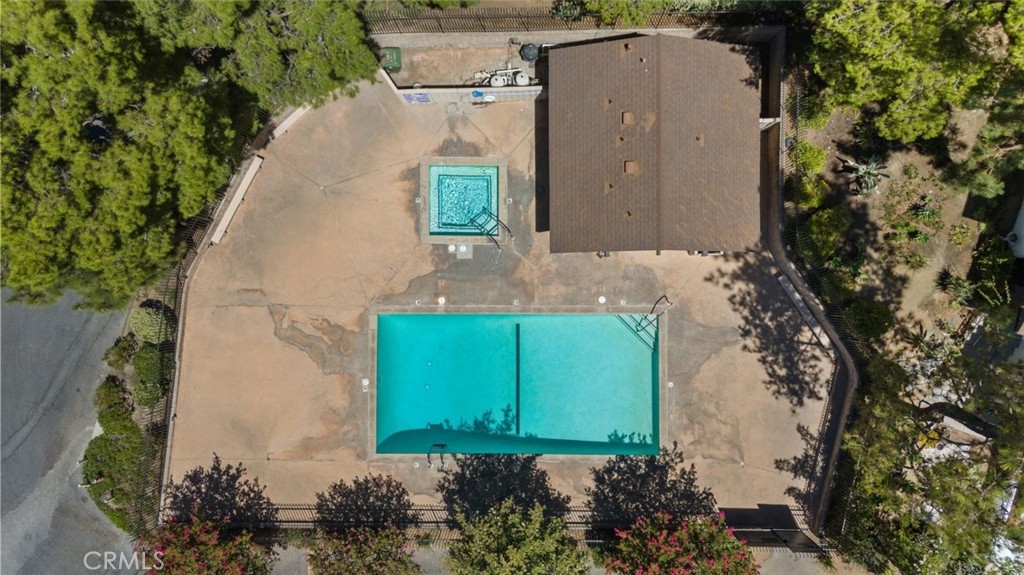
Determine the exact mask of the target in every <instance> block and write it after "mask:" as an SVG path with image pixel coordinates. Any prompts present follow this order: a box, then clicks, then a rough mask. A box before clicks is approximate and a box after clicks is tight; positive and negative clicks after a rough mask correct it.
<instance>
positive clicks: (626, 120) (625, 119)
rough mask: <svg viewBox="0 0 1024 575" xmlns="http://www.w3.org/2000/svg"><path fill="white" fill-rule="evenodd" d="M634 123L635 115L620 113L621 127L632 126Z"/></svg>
mask: <svg viewBox="0 0 1024 575" xmlns="http://www.w3.org/2000/svg"><path fill="white" fill-rule="evenodd" d="M635 123H636V114H634V113H633V112H623V113H622V125H623V126H632V125H633V124H635Z"/></svg>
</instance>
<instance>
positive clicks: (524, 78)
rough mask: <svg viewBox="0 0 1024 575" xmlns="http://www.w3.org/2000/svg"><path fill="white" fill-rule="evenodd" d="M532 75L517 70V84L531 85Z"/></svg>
mask: <svg viewBox="0 0 1024 575" xmlns="http://www.w3.org/2000/svg"><path fill="white" fill-rule="evenodd" d="M529 85H530V76H529V75H528V74H527V73H526V72H516V86H529Z"/></svg>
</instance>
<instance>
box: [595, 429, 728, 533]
mask: <svg viewBox="0 0 1024 575" xmlns="http://www.w3.org/2000/svg"><path fill="white" fill-rule="evenodd" d="M590 473H591V476H592V477H593V480H594V486H593V487H588V488H587V489H586V494H587V506H588V507H589V508H590V512H591V531H592V533H591V535H592V537H590V538H592V539H595V540H601V539H606V538H608V536H609V535H610V534H611V532H612V531H613V530H615V529H625V528H628V527H629V526H631V525H633V524H634V523H636V520H637V519H639V518H641V517H652V516H653V515H654V514H655V513H658V512H663V513H668V514H670V515H672V516H673V517H676V518H679V519H683V518H686V517H690V516H694V515H710V514H713V513H714V512H715V496H714V494H712V493H711V490H709V489H707V488H701V487H699V486H698V485H697V470H696V468H695V467H694V466H693V465H690V466H689V467H686V464H685V460H684V458H683V453H682V451H680V450H679V445H678V443H676V442H673V443H672V449H671V450H669V449H667V448H665V447H662V448H661V452H660V453H659V454H658V455H616V456H615V457H612V458H610V459H609V460H608V461H607V462H605V464H604V465H603V466H601V467H599V468H597V467H592V468H591V469H590Z"/></svg>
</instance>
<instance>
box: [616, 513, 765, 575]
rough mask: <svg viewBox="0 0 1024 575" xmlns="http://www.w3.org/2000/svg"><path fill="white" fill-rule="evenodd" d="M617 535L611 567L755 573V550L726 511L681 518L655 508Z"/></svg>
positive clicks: (625, 573)
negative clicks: (740, 536)
mask: <svg viewBox="0 0 1024 575" xmlns="http://www.w3.org/2000/svg"><path fill="white" fill-rule="evenodd" d="M616 535H618V537H619V542H618V544H617V545H616V546H615V551H614V552H613V557H612V559H611V560H610V561H608V563H607V564H606V565H605V566H606V567H607V569H608V572H609V573H620V574H622V575H633V574H634V573H700V574H702V575H757V570H758V566H757V564H756V563H754V558H753V556H752V553H751V551H750V550H749V549H748V548H747V547H746V545H744V544H743V543H742V542H740V541H739V540H738V539H736V537H735V536H734V535H733V534H732V528H731V527H726V525H725V519H724V517H723V516H722V515H719V516H718V517H706V516H698V517H695V518H693V519H689V520H684V521H681V522H680V521H674V520H673V518H672V516H671V515H669V514H667V513H656V514H655V515H654V517H653V518H650V519H639V520H637V522H636V524H634V525H633V527H632V528H630V529H628V530H626V531H619V532H617V533H616Z"/></svg>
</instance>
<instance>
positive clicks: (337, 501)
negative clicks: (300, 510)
mask: <svg viewBox="0 0 1024 575" xmlns="http://www.w3.org/2000/svg"><path fill="white" fill-rule="evenodd" d="M316 514H317V518H318V519H319V521H320V522H321V524H322V527H323V528H324V529H327V530H329V531H340V530H345V529H350V528H352V527H354V526H360V525H365V526H368V527H372V528H376V529H384V528H396V529H404V528H406V527H409V526H410V525H412V524H413V522H415V520H416V514H415V513H414V512H413V510H412V500H411V499H409V490H407V489H406V488H405V486H404V485H402V482H400V481H398V480H397V479H395V478H393V477H385V476H383V475H367V476H366V477H362V478H360V477H356V478H355V479H353V480H352V484H351V485H350V484H348V483H347V482H345V481H344V480H342V481H338V482H336V483H332V484H331V486H330V487H328V488H327V491H325V492H322V493H317V494H316Z"/></svg>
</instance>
